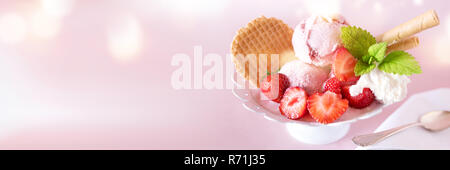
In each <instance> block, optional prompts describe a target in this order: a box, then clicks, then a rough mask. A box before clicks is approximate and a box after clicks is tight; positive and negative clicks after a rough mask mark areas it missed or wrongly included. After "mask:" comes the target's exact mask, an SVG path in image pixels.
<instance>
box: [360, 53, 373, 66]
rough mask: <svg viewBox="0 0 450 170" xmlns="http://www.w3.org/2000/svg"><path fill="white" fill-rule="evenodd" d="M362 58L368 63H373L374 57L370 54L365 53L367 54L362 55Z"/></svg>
mask: <svg viewBox="0 0 450 170" xmlns="http://www.w3.org/2000/svg"><path fill="white" fill-rule="evenodd" d="M360 60H362V61H363V62H364V63H366V64H372V62H373V57H372V56H370V55H365V56H362V57H361V59H360Z"/></svg>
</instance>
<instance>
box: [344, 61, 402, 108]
mask: <svg viewBox="0 0 450 170" xmlns="http://www.w3.org/2000/svg"><path fill="white" fill-rule="evenodd" d="M409 82H411V80H410V79H409V78H408V77H407V76H405V75H398V74H391V73H386V72H383V71H381V70H379V69H374V70H372V71H371V72H370V73H368V74H363V75H362V76H361V77H360V79H359V81H358V83H356V84H355V85H353V86H351V87H350V95H352V96H356V95H358V94H360V93H362V92H363V89H364V88H370V90H372V92H373V93H374V95H375V97H376V99H377V100H378V101H380V102H381V103H383V104H387V105H389V104H392V103H395V102H399V101H401V100H403V99H404V98H405V97H406V94H407V85H408V83H409Z"/></svg>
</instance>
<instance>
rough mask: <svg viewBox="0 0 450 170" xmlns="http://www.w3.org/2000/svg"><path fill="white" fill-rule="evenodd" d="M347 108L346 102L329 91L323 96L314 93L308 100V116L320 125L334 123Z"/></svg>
mask: <svg viewBox="0 0 450 170" xmlns="http://www.w3.org/2000/svg"><path fill="white" fill-rule="evenodd" d="M347 108H348V101H347V100H346V99H342V98H341V96H340V95H338V94H336V93H333V92H330V91H327V92H325V93H323V94H321V93H316V94H314V95H312V96H310V97H309V98H308V110H309V114H310V115H311V117H313V118H314V120H316V121H317V122H319V123H322V124H328V123H332V122H334V121H335V120H336V119H338V118H339V117H341V116H342V114H344V112H345V111H347Z"/></svg>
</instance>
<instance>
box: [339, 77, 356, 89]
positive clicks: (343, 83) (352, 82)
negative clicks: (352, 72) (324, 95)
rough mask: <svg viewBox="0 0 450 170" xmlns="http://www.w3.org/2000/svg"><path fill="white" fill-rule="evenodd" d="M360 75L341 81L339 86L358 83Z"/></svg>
mask: <svg viewBox="0 0 450 170" xmlns="http://www.w3.org/2000/svg"><path fill="white" fill-rule="evenodd" d="M359 78H360V76H357V77H352V78H349V79H348V80H347V81H344V82H341V87H343V86H348V85H355V84H356V83H358V80H359Z"/></svg>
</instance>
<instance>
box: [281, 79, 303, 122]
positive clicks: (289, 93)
mask: <svg viewBox="0 0 450 170" xmlns="http://www.w3.org/2000/svg"><path fill="white" fill-rule="evenodd" d="M307 99H308V94H307V93H306V91H305V90H303V89H302V88H300V87H290V88H288V89H287V90H286V92H285V93H284V96H283V99H281V103H280V106H279V109H280V112H281V114H282V115H284V116H286V117H287V118H289V119H294V120H295V119H299V118H301V117H302V116H303V115H305V113H306V111H307V109H306V100H307Z"/></svg>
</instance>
